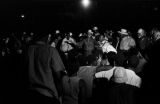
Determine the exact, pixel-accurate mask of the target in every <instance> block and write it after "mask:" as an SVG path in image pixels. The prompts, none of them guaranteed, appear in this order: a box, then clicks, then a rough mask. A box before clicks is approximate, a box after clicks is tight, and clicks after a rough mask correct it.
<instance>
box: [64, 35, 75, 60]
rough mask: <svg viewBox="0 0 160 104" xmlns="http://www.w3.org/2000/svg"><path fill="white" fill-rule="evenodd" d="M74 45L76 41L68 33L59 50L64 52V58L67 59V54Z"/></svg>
mask: <svg viewBox="0 0 160 104" xmlns="http://www.w3.org/2000/svg"><path fill="white" fill-rule="evenodd" d="M75 45H76V41H75V40H74V39H73V38H72V33H71V32H70V33H68V34H67V35H66V37H65V38H64V39H63V40H62V44H61V50H62V52H64V54H65V55H66V57H68V53H69V52H70V51H71V50H73V48H74V46H75Z"/></svg>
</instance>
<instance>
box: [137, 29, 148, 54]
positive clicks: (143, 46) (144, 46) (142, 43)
mask: <svg viewBox="0 0 160 104" xmlns="http://www.w3.org/2000/svg"><path fill="white" fill-rule="evenodd" d="M137 33H138V40H137V43H138V44H137V46H138V48H139V51H140V53H141V54H142V55H143V56H144V57H145V55H146V53H147V50H148V48H149V46H150V44H151V42H150V39H149V38H148V37H147V36H146V32H145V30H144V29H142V28H140V29H138V32H137Z"/></svg>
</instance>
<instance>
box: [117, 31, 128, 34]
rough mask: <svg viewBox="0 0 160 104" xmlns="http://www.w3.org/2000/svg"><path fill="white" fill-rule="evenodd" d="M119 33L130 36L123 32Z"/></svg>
mask: <svg viewBox="0 0 160 104" xmlns="http://www.w3.org/2000/svg"><path fill="white" fill-rule="evenodd" d="M118 33H120V34H124V35H128V33H124V32H121V31H118Z"/></svg>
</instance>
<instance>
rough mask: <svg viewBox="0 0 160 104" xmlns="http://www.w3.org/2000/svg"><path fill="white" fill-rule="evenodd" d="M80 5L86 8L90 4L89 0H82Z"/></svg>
mask: <svg viewBox="0 0 160 104" xmlns="http://www.w3.org/2000/svg"><path fill="white" fill-rule="evenodd" d="M82 5H83V6H84V7H85V8H87V7H88V6H89V5H90V0H82Z"/></svg>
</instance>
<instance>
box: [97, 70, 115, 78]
mask: <svg viewBox="0 0 160 104" xmlns="http://www.w3.org/2000/svg"><path fill="white" fill-rule="evenodd" d="M115 68H116V67H113V68H112V69H110V70H107V71H101V72H98V73H96V74H95V77H96V78H107V79H108V80H110V78H111V77H112V75H113V71H114V69H115Z"/></svg>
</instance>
